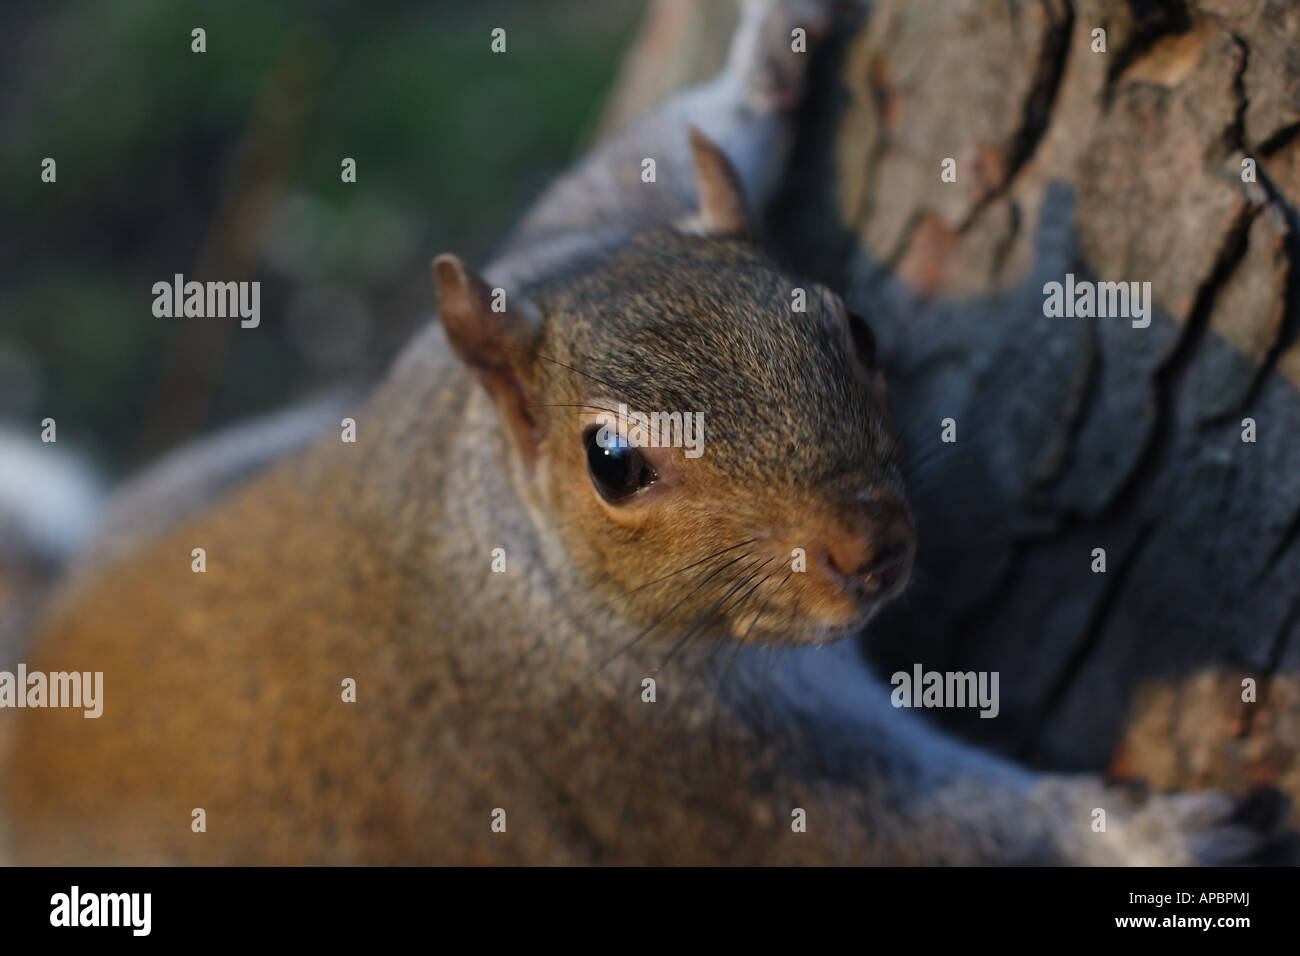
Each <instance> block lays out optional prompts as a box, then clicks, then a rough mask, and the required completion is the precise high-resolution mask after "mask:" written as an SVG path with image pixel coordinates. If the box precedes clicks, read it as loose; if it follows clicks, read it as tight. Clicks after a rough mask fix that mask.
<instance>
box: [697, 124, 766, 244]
mask: <svg viewBox="0 0 1300 956" xmlns="http://www.w3.org/2000/svg"><path fill="white" fill-rule="evenodd" d="M690 137H691V157H692V159H693V161H694V163H695V188H696V190H697V191H698V192H699V194H700V209H699V213H698V216H697V220H698V223H699V225H700V226H702V227H703V231H704V232H706V233H730V234H736V233H738V234H740V235H746V236H747V235H752V234H753V232H754V222H753V219H752V218H751V217H750V215H749V207H748V206H747V205H746V203H745V191H744V189H743V187H742V186H741V184H740V176H739V174H737V172H736V168H735V167H734V166H732V165H731V160H729V159H728V158H727V154H726V153H724V152H723V151H722V147H720V146H719V145H718V144H717V143H715V142H714V141H713V140H711V139H709V138H708V137H707V136H705V135H704V134H703V133H702V132H700V130H699V129H698V128H697V127H695V126H692V127H690Z"/></svg>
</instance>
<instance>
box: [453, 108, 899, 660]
mask: <svg viewBox="0 0 1300 956" xmlns="http://www.w3.org/2000/svg"><path fill="white" fill-rule="evenodd" d="M692 146H693V152H694V159H695V171H696V186H697V190H698V192H699V194H700V203H699V207H700V208H699V212H698V213H697V215H696V216H694V217H692V218H691V219H690V220H687V221H685V222H683V223H679V224H678V225H677V227H675V228H666V227H665V228H656V229H653V230H650V231H647V232H644V233H641V234H639V235H636V236H634V237H632V238H631V239H629V240H628V241H627V242H625V243H624V244H622V245H621V246H619V247H618V248H616V249H614V250H613V251H611V252H608V253H605V254H603V255H602V256H600V257H597V258H593V259H590V260H588V261H586V262H583V263H580V264H577V265H575V266H573V267H571V268H570V269H569V270H567V271H566V272H565V273H564V274H562V275H558V276H554V277H551V278H548V279H546V280H544V281H542V282H540V283H538V284H536V285H534V286H532V287H529V288H527V289H524V290H523V291H522V292H521V293H520V294H518V295H516V296H514V297H513V299H512V300H511V301H509V302H508V303H502V302H501V299H502V298H503V297H504V295H503V293H500V292H499V291H498V292H497V293H496V300H495V301H494V292H493V290H489V289H488V288H487V286H486V285H485V284H484V283H483V282H482V280H480V279H479V278H477V277H476V276H474V275H473V274H471V273H470V272H468V271H467V270H466V269H465V267H464V266H463V265H462V264H461V263H460V261H459V260H458V259H456V258H455V257H452V256H440V257H439V258H438V259H436V260H435V262H434V276H435V282H436V285H437V290H438V305H439V313H440V316H441V319H442V322H443V325H444V327H445V330H446V333H447V338H448V341H449V342H450V344H451V346H452V349H453V350H454V351H455V353H456V354H457V355H458V356H459V357H460V359H461V360H462V361H463V362H464V363H465V364H466V365H467V366H468V367H469V368H470V369H471V370H472V371H473V373H474V374H475V376H476V377H477V378H478V380H479V381H480V382H481V383H482V385H483V386H484V387H485V388H486V389H487V391H488V393H489V394H490V395H491V396H492V398H493V400H494V403H495V406H496V408H497V411H498V413H499V415H500V421H501V429H500V433H499V434H498V435H490V436H484V440H485V441H500V442H502V443H504V444H506V446H507V447H508V450H509V453H508V455H506V456H504V458H503V460H506V461H508V462H509V463H510V467H511V468H512V470H513V471H514V474H515V484H516V486H517V487H518V489H519V492H520V496H521V499H522V500H524V502H525V503H526V504H527V505H528V507H529V511H530V513H531V514H532V516H533V520H534V521H535V522H536V523H537V524H538V525H539V530H540V537H541V540H542V542H543V547H544V549H545V551H546V552H547V553H546V556H545V560H546V561H547V563H548V564H550V565H552V568H551V570H552V574H553V577H554V579H555V580H556V581H558V582H563V586H564V587H565V588H566V590H567V591H568V592H569V593H568V594H567V595H566V598H567V599H568V600H569V601H570V602H571V603H572V605H573V606H574V607H575V608H584V607H585V608H587V609H596V608H599V609H600V613H601V615H602V617H601V618H600V619H602V620H605V621H608V622H614V621H618V622H620V625H619V626H620V627H622V626H626V627H632V628H636V629H637V630H638V631H641V630H643V629H650V630H652V631H654V632H657V634H656V636H659V637H671V636H673V635H677V636H676V637H674V640H679V639H681V637H680V635H682V634H689V633H694V634H698V635H701V636H702V635H710V636H715V635H718V634H730V635H731V636H732V637H734V638H737V639H740V640H751V641H770V642H783V643H785V642H809V641H823V640H829V639H834V638H837V637H840V636H844V635H846V634H849V633H851V632H852V631H854V630H856V629H857V628H859V627H861V626H862V625H863V624H864V623H865V622H866V620H867V619H868V618H869V617H870V616H871V615H872V614H873V613H874V612H875V611H876V610H877V609H878V608H879V607H880V606H881V605H882V604H883V603H884V602H885V601H887V600H888V599H889V598H891V597H893V596H894V595H896V594H897V593H898V592H899V590H901V588H902V587H903V585H904V583H905V581H906V579H907V576H908V573H909V572H910V569H911V565H912V559H913V553H914V551H915V540H916V535H915V531H914V530H913V524H912V519H911V516H910V512H909V509H908V506H907V502H906V496H905V492H904V487H903V481H902V476H901V469H900V463H899V453H898V446H897V443H896V441H895V438H894V435H893V433H892V430H891V427H890V424H889V420H888V413H887V410H886V405H885V385H884V380H883V377H882V375H881V372H880V369H879V367H878V366H877V364H876V358H875V355H874V344H873V338H872V334H871V330H870V329H869V327H868V326H867V324H866V322H865V321H863V320H862V319H861V318H860V317H858V316H856V315H853V314H852V313H850V312H849V311H848V310H846V309H845V307H844V305H843V303H842V302H841V301H840V299H839V298H838V297H837V296H836V295H835V294H834V293H832V292H831V291H830V290H829V289H826V288H824V287H822V286H820V285H818V284H816V283H812V282H801V281H798V280H796V279H792V278H790V277H788V276H787V275H785V274H783V273H782V271H781V270H780V269H779V268H778V267H777V266H776V265H775V264H774V263H773V262H772V261H771V260H770V259H769V258H768V257H767V256H766V255H765V254H764V253H763V251H762V250H761V249H760V247H759V246H758V245H757V244H756V243H755V242H754V241H753V240H752V238H751V237H752V235H753V230H752V228H751V227H750V221H749V219H748V217H747V215H746V213H745V204H744V200H743V196H742V194H741V192H740V188H739V185H738V180H737V178H736V175H735V173H734V171H733V170H732V168H731V166H730V164H729V162H728V161H727V159H726V157H725V155H724V154H723V153H722V152H721V150H719V149H718V148H717V147H716V146H715V145H714V144H712V143H711V142H709V141H708V140H706V139H705V138H704V137H703V136H701V135H699V134H698V133H695V132H694V131H693V133H692ZM494 306H496V310H494Z"/></svg>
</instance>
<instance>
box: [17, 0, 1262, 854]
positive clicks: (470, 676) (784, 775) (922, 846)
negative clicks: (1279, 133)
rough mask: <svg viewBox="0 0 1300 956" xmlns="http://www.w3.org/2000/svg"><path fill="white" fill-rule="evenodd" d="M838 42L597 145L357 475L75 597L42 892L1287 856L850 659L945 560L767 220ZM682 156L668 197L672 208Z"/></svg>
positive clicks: (281, 465)
mask: <svg viewBox="0 0 1300 956" xmlns="http://www.w3.org/2000/svg"><path fill="white" fill-rule="evenodd" d="M807 10H808V8H807V7H806V6H797V5H792V4H783V3H772V2H754V3H751V4H749V5H748V6H747V7H746V8H745V14H744V17H743V18H742V22H741V26H740V28H739V29H738V31H737V34H736V38H735V40H734V41H733V46H732V51H731V55H730V57H729V59H728V63H727V67H726V68H725V70H724V73H723V75H722V77H720V79H719V80H718V81H716V82H715V83H714V84H711V85H709V86H707V87H705V88H703V89H701V90H696V91H693V92H692V93H689V94H686V95H684V96H682V97H680V98H678V99H676V100H674V101H673V102H671V103H669V104H667V105H666V106H665V107H664V108H663V109H661V110H660V111H659V112H658V113H657V114H655V115H654V116H652V117H650V118H648V119H647V120H645V121H644V122H642V123H639V124H637V125H635V126H633V127H632V128H631V129H629V130H628V131H627V132H625V133H624V134H623V135H622V136H620V137H618V138H616V139H615V140H612V141H611V142H610V143H609V144H607V145H606V146H603V147H599V148H597V149H596V150H595V151H594V152H593V153H592V154H590V155H589V156H588V157H587V158H586V159H585V160H583V161H582V162H581V163H580V164H579V165H578V166H577V167H576V168H575V170H574V171H573V172H571V173H569V174H568V175H567V176H566V177H565V178H563V179H561V180H560V182H559V183H558V184H557V185H556V186H555V187H553V188H552V190H551V191H550V192H548V193H547V194H546V195H545V196H544V197H543V198H542V199H541V201H540V202H539V205H538V206H537V207H535V209H534V210H533V212H532V213H530V215H529V216H528V217H527V218H526V219H525V222H524V225H523V227H522V228H521V231H520V232H519V233H517V234H516V237H515V238H514V239H513V240H512V241H511V242H510V243H508V244H507V246H506V250H505V252H504V254H503V256H502V257H501V258H500V259H499V260H498V261H497V262H496V263H495V264H494V265H492V266H490V267H489V268H488V269H486V270H485V272H484V275H483V276H482V277H480V276H479V275H476V274H475V273H474V272H473V271H472V270H471V269H469V268H468V267H467V266H466V265H465V264H464V263H463V262H462V261H461V260H460V259H458V258H456V257H454V256H450V255H442V256H439V257H438V258H437V259H436V260H435V261H434V264H433V278H434V284H435V289H436V300H437V312H438V319H437V321H436V322H434V323H431V324H430V325H428V326H427V327H425V328H424V329H423V330H421V331H420V332H419V333H418V334H417V335H416V336H415V338H414V339H413V340H412V341H411V342H410V343H409V345H408V346H407V347H406V349H405V350H404V352H403V353H402V354H401V355H400V356H399V358H398V360H397V361H396V362H395V364H394V366H393V367H392V369H391V371H390V372H389V374H388V375H387V377H386V378H385V379H384V380H383V381H382V382H381V383H380V384H379V386H378V387H377V388H376V390H375V392H374V393H373V395H372V396H371V397H370V398H369V400H368V402H367V403H366V404H365V405H364V407H361V408H360V409H359V410H358V411H357V412H356V414H355V416H353V417H355V421H356V441H355V442H344V441H340V437H339V435H338V434H337V433H335V432H333V431H332V430H328V431H326V432H324V433H320V434H318V437H316V439H315V440H314V441H313V442H310V443H304V442H302V441H299V440H297V439H295V441H294V442H293V444H294V445H295V446H296V447H295V450H293V451H292V452H289V453H286V454H285V455H283V456H282V457H281V458H280V459H279V460H278V461H276V462H274V463H273V464H269V465H268V467H267V470H265V471H264V472H262V473H260V474H258V475H257V476H255V477H251V478H249V479H248V480H247V481H244V482H243V483H238V484H237V485H236V486H235V487H233V488H232V489H230V490H228V491H227V492H225V493H224V495H223V496H222V497H220V498H219V500H217V501H215V502H213V503H211V504H210V505H209V506H207V507H206V508H200V509H198V510H197V512H196V511H195V510H194V509H193V506H192V503H191V504H187V505H186V506H185V507H184V508H177V510H176V513H175V520H174V521H172V522H171V523H170V524H167V523H166V522H157V527H156V528H154V529H153V530H151V532H150V534H149V535H148V536H140V535H138V536H136V539H135V540H133V541H131V542H130V546H129V547H121V548H113V547H105V546H100V547H98V548H97V549H95V550H97V551H98V552H100V553H104V554H108V555H110V556H111V557H110V558H108V559H105V560H103V561H102V562H100V563H99V564H97V565H96V566H95V567H94V568H93V569H90V570H89V571H86V572H84V573H82V574H79V575H74V579H73V583H72V584H69V585H68V586H66V587H65V588H64V590H63V591H62V592H61V593H60V594H59V595H58V597H57V599H56V600H55V601H54V602H53V604H52V606H51V608H50V609H49V612H48V613H47V615H46V618H45V621H44V623H43V625H42V626H41V628H40V633H39V635H38V637H37V640H36V642H35V644H34V645H33V648H32V655H31V658H30V663H29V665H28V669H29V670H33V671H34V670H39V671H42V672H57V671H74V670H75V671H81V672H86V671H90V672H102V674H103V675H104V684H103V687H104V693H103V701H102V704H103V713H102V716H101V717H100V718H98V719H85V717H84V716H83V714H82V713H81V712H80V711H78V710H64V709H59V710H56V709H22V710H0V731H4V732H5V734H6V738H7V740H6V744H7V747H6V754H5V757H4V760H5V763H4V766H3V770H2V772H0V820H3V822H4V823H5V824H6V825H7V829H8V831H9V833H8V838H9V846H10V853H11V854H12V855H13V858H14V859H16V860H18V861H19V862H23V863H42V864H45V863H74V864H92V863H94V864H159V863H166V864H172V863H184V864H189V863H196V864H197V863H204V864H269V863H280V864H283V863H301V864H345V863H367V864H408V863H439V864H483V863H508V864H513V863H521V864H522V863H527V864H571V863H602V864H610V863H638V864H682V863H686V864H720V863H779V864H787V863H804V864H822V863H887V864H897V863H925V864H935V863H963V864H968V863H1119V862H1125V863H1192V862H1223V861H1230V860H1237V859H1241V858H1244V857H1249V856H1250V855H1251V854H1253V853H1255V852H1257V851H1259V850H1260V849H1261V847H1264V846H1266V845H1267V841H1268V840H1269V839H1270V834H1271V831H1272V829H1273V826H1274V824H1275V822H1276V819H1275V818H1276V814H1268V816H1269V819H1268V820H1260V819H1257V817H1258V816H1259V814H1254V816H1255V817H1256V819H1252V818H1251V817H1252V814H1250V813H1247V812H1245V810H1249V809H1250V808H1249V807H1247V808H1245V809H1243V807H1242V806H1240V805H1238V804H1235V803H1234V802H1233V801H1231V800H1229V799H1228V798H1227V797H1225V796H1223V795H1220V794H1185V795H1175V796H1149V797H1146V798H1140V797H1137V796H1135V795H1133V794H1132V793H1130V792H1128V791H1121V790H1116V789H1112V788H1108V787H1106V786H1104V785H1103V784H1102V782H1101V781H1100V780H1098V779H1095V778H1092V777H1052V776H1047V775H1042V774H1038V773H1035V772H1031V771H1029V770H1026V769H1023V768H1020V767H1017V766H1015V765H1013V764H1011V763H1009V762H1006V761H1004V760H1002V759H1000V758H997V757H995V756H992V755H989V754H985V753H982V752H980V751H978V750H976V749H974V748H971V747H969V746H966V745H963V744H960V743H958V742H956V741H953V740H950V739H948V738H946V737H944V736H942V735H941V734H939V733H938V732H937V731H935V730H933V729H931V728H929V727H928V726H927V725H925V724H924V723H922V722H920V721H918V720H916V719H914V718H911V717H910V716H909V715H908V714H905V713H903V712H901V711H898V710H896V709H894V708H892V707H891V706H889V704H888V702H887V699H886V695H885V694H884V692H883V691H882V690H881V689H880V688H879V687H877V686H875V682H874V680H873V678H872V677H871V675H870V674H869V671H868V668H867V665H866V664H865V662H864V661H862V660H861V659H860V657H859V655H858V653H857V651H856V649H855V648H854V647H853V645H852V642H851V641H844V640H839V638H842V637H845V636H847V635H850V634H853V633H856V632H857V631H858V630H859V629H860V628H862V627H863V626H864V625H865V624H866V623H867V621H868V620H869V619H870V618H871V617H872V616H873V615H874V614H875V612H876V611H877V610H878V609H879V608H880V607H881V606H882V605H883V604H884V603H886V602H887V601H889V600H891V599H892V598H893V597H895V596H896V595H897V594H898V593H899V591H900V590H901V589H902V588H903V587H904V586H905V584H906V580H907V577H908V574H909V569H910V567H911V564H912V561H913V557H914V553H915V549H916V546H917V534H916V531H915V529H914V527H913V523H912V519H911V515H910V512H909V509H908V504H907V494H906V488H905V487H904V482H903V479H902V472H901V469H900V462H899V452H898V445H897V442H896V439H895V437H894V434H893V431H892V428H891V425H890V421H889V415H888V411H887V394H886V385H885V382H884V378H883V375H882V372H881V369H880V365H879V362H878V360H877V357H876V356H875V355H874V350H873V344H872V337H871V332H870V328H869V325H868V324H867V322H865V321H864V320H863V319H862V318H860V317H858V316H856V315H854V314H853V313H852V312H850V311H849V310H848V309H846V308H845V306H844V303H843V302H842V300H841V299H840V298H839V296H838V295H836V294H835V293H834V292H833V291H832V290H830V289H828V288H825V287H822V286H819V285H817V284H815V283H812V282H804V281H801V280H799V279H797V278H796V277H792V276H789V275H787V274H786V273H785V272H783V271H782V269H781V268H780V267H779V266H778V265H777V264H776V263H775V262H773V261H772V259H770V258H769V257H768V255H767V254H766V253H765V252H764V251H763V248H762V246H761V244H760V242H759V240H758V235H759V230H758V229H757V227H756V225H755V220H754V218H753V215H752V213H751V210H754V209H757V208H761V206H762V204H763V202H764V200H765V199H766V198H767V196H768V195H770V192H769V191H770V189H771V188H772V187H771V182H770V174H769V173H768V172H767V171H766V169H765V167H767V166H769V165H770V163H771V160H772V158H773V157H774V156H776V155H779V154H780V151H781V148H782V147H781V145H780V144H781V142H782V141H784V140H788V137H789V134H790V122H791V120H790V116H791V113H792V111H793V107H794V104H795V103H796V102H797V100H798V89H797V87H798V84H799V83H800V82H801V74H800V69H801V66H800V65H799V64H800V59H801V57H800V56H799V55H794V54H792V53H791V51H790V50H789V49H788V47H789V42H788V37H789V35H790V32H789V29H788V28H789V25H790V18H791V17H792V16H800V17H806V16H808V15H809V14H808V13H807ZM823 29H824V26H823ZM809 32H810V33H812V32H813V31H812V30H810V31H809ZM670 153H671V155H669V154H670ZM656 154H658V155H661V156H663V158H664V161H663V162H661V163H660V164H659V170H660V171H661V172H662V173H663V178H662V180H661V181H660V182H658V183H654V184H651V183H641V182H640V181H639V178H638V173H639V169H640V160H641V158H642V157H645V156H654V155H656ZM629 164H630V166H629ZM629 169H630V170H631V172H629ZM629 176H630V177H631V180H630V181H629V179H628V177H629ZM765 190H768V191H765ZM633 207H634V208H633ZM496 290H500V292H498V291H496ZM797 291H802V292H803V293H804V296H805V300H806V304H805V308H804V310H803V311H798V310H796V309H794V308H792V301H793V300H794V299H795V298H796V297H797V296H796V295H795V293H796V292H797ZM502 303H504V309H502V308H501V305H502ZM626 409H640V410H645V411H649V410H676V411H682V412H695V411H700V412H702V413H703V416H704V419H703V420H704V422H705V423H706V432H705V434H706V436H707V437H706V439H705V444H704V453H703V454H701V455H699V456H698V457H694V458H691V457H687V455H686V454H685V450H684V449H683V448H681V447H674V446H672V445H647V444H643V443H635V442H629V441H619V440H614V441H610V440H608V437H607V436H606V437H605V438H601V437H600V436H601V434H602V433H601V428H603V427H608V425H609V424H610V422H611V421H612V420H613V421H615V422H616V423H617V424H620V425H627V424H628V421H627V419H628V418H629V415H630V413H628V412H627V411H626ZM128 497H129V496H128ZM176 497H177V498H178V499H183V498H185V497H186V496H184V495H179V496H176ZM136 500H137V501H138V497H137V499H136ZM111 524H112V522H110V525H111ZM164 525H165V526H164ZM195 548H202V549H204V553H205V556H206V565H205V570H203V571H202V573H198V572H197V571H196V570H195V567H194V565H193V564H192V560H191V555H192V551H193V549H195ZM801 553H802V554H803V555H805V556H806V567H801V568H796V566H795V565H796V559H795V557H794V556H795V555H798V554H801ZM494 565H496V566H495V568H494ZM1098 809H1103V810H1105V811H1106V814H1107V819H1108V824H1109V825H1108V826H1107V827H1105V828H1103V829H1102V831H1100V832H1098V831H1097V830H1096V829H1095V827H1094V823H1095V820H1096V819H1097V817H1096V811H1097V810H1098Z"/></svg>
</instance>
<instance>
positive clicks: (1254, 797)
mask: <svg viewBox="0 0 1300 956" xmlns="http://www.w3.org/2000/svg"><path fill="white" fill-rule="evenodd" d="M1087 789H1088V790H1089V791H1090V792H1088V793H1085V794H1084V795H1082V796H1083V800H1084V803H1085V804H1087V803H1090V804H1092V806H1091V807H1090V808H1088V817H1087V819H1089V820H1090V821H1091V826H1090V830H1091V832H1088V833H1086V834H1084V836H1083V839H1082V841H1080V842H1081V844H1082V846H1081V847H1080V849H1081V851H1082V857H1083V858H1082V859H1081V860H1079V862H1082V863H1088V864H1109V865H1114V864H1127V865H1136V866H1232V865H1246V864H1263V865H1281V864H1295V863H1300V835H1297V834H1296V833H1295V832H1294V831H1291V830H1288V829H1287V828H1286V820H1287V816H1288V814H1289V813H1290V810H1291V802H1290V800H1288V799H1287V797H1286V796H1285V795H1283V794H1282V793H1281V792H1280V791H1278V790H1275V789H1272V788H1260V789H1257V790H1254V791H1252V792H1251V793H1250V794H1248V795H1247V796H1246V797H1245V798H1242V799H1238V798H1235V797H1232V796H1229V795H1228V794H1226V793H1222V792H1218V791H1209V792H1200V793H1171V794H1157V795H1153V796H1149V797H1145V798H1143V797H1141V796H1138V797H1137V798H1136V799H1135V796H1134V793H1133V788H1128V790H1127V792H1126V790H1125V788H1121V787H1102V786H1101V785H1100V784H1098V785H1095V786H1093V787H1089V788H1087ZM1075 805H1076V807H1077V806H1078V804H1077V803H1076V804H1075ZM1099 810H1102V811H1105V815H1104V816H1102V815H1100V814H1099V813H1098V811H1099ZM1099 820H1100V821H1102V822H1103V823H1104V825H1105V829H1104V830H1098V829H1097V825H1098V821H1099ZM1083 826H1089V824H1083Z"/></svg>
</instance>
